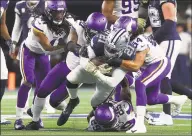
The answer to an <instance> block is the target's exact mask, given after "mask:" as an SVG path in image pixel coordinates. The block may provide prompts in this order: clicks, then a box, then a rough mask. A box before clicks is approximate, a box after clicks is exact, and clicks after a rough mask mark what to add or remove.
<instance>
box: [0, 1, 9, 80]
mask: <svg viewBox="0 0 192 136" xmlns="http://www.w3.org/2000/svg"><path fill="white" fill-rule="evenodd" d="M8 3H9V1H8V0H1V1H0V10H1V11H0V14H1V15H0V20H1V17H2V15H3V13H4V11H5V10H6V9H7V7H8ZM0 48H1V47H0ZM0 53H1V76H0V78H1V80H2V79H3V80H4V79H7V78H8V69H7V65H6V61H5V56H4V53H3V50H2V49H1V52H0Z"/></svg>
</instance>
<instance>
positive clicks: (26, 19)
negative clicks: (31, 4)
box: [15, 0, 44, 41]
mask: <svg viewBox="0 0 192 136" xmlns="http://www.w3.org/2000/svg"><path fill="white" fill-rule="evenodd" d="M43 10H44V1H42V0H40V3H39V4H38V5H37V7H36V8H35V9H34V10H33V11H32V10H30V9H29V8H28V7H27V5H26V1H21V2H17V3H16V6H15V13H16V14H17V15H18V16H19V17H20V20H21V25H22V27H23V31H22V35H21V37H20V39H21V41H23V40H24V39H26V38H27V35H28V32H29V29H30V28H31V22H32V21H33V20H34V16H35V15H37V14H41V13H43Z"/></svg>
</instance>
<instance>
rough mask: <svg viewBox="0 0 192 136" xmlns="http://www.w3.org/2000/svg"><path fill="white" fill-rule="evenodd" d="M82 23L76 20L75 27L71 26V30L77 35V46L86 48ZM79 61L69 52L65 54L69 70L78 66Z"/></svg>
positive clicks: (86, 43)
mask: <svg viewBox="0 0 192 136" xmlns="http://www.w3.org/2000/svg"><path fill="white" fill-rule="evenodd" d="M83 23H84V22H83V21H80V20H77V21H76V23H75V25H73V28H74V29H75V31H76V32H77V35H78V41H77V44H79V45H81V46H88V42H87V40H86V38H85V34H84V33H85V29H84V28H83ZM79 62H80V59H79V57H78V56H76V55H75V54H74V53H73V52H69V53H68V54H67V58H66V63H67V66H68V68H69V69H70V70H73V69H74V68H76V67H77V66H78V65H79Z"/></svg>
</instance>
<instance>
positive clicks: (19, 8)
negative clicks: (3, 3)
mask: <svg viewBox="0 0 192 136" xmlns="http://www.w3.org/2000/svg"><path fill="white" fill-rule="evenodd" d="M20 6H21V2H17V3H16V5H15V13H16V14H17V15H19V16H20V15H21V7H20Z"/></svg>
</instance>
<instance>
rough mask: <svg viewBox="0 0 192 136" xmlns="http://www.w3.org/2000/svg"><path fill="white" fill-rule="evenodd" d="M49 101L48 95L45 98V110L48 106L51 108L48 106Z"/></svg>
mask: <svg viewBox="0 0 192 136" xmlns="http://www.w3.org/2000/svg"><path fill="white" fill-rule="evenodd" d="M49 99H50V95H48V96H47V97H46V102H45V108H46V109H47V108H48V107H49V106H51V105H50V104H49Z"/></svg>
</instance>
